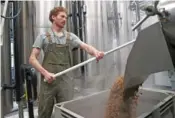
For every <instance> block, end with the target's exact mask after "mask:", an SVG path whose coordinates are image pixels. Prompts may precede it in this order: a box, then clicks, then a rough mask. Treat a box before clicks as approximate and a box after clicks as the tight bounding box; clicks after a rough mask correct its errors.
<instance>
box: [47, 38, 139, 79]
mask: <svg viewBox="0 0 175 118" xmlns="http://www.w3.org/2000/svg"><path fill="white" fill-rule="evenodd" d="M135 41H136V40H132V41H129V42H127V43H125V44H123V45H121V46H118V47H116V48H114V49H112V50H109V51H107V52H105V54H104V55H105V56H106V55H108V54H110V53H112V52H114V51H116V50H119V49H121V48H124V47H126V46H128V45H130V44H132V43H134V42H135ZM94 60H96V58H95V57H93V58H91V59H88V60H87V61H84V62H82V63H79V64H77V65H75V66H73V67H71V68H68V69H66V70H64V71H61V72H59V73H57V74H55V75H54V77H58V76H61V75H63V74H65V73H67V72H70V71H73V70H75V69H77V68H79V67H81V66H84V65H85V64H88V63H90V62H92V61H94ZM44 81H45V82H46V81H47V80H44Z"/></svg>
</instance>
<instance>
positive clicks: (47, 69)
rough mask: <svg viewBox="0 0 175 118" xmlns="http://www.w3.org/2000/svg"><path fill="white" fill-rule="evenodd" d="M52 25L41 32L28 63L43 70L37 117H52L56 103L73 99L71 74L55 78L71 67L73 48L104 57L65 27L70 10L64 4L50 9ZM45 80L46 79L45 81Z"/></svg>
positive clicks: (98, 57) (98, 58)
mask: <svg viewBox="0 0 175 118" xmlns="http://www.w3.org/2000/svg"><path fill="white" fill-rule="evenodd" d="M49 20H50V21H51V22H52V26H51V28H50V29H49V30H48V31H47V32H46V33H44V34H40V35H38V37H37V38H36V41H35V42H34V45H33V49H32V52H31V55H30V58H29V63H30V64H31V65H32V66H33V67H34V68H36V69H37V70H38V71H39V72H40V73H41V86H40V94H39V106H38V116H39V118H50V117H51V114H52V110H53V105H54V98H55V99H56V102H57V103H58V102H63V101H66V100H70V99H72V97H73V82H72V80H71V79H69V78H68V76H67V75H66V74H65V75H62V76H60V77H57V78H54V73H58V72H60V71H63V70H65V69H67V68H69V67H70V66H71V63H70V49H71V48H72V47H73V48H75V47H80V48H81V49H83V50H85V51H86V52H87V53H88V54H90V55H92V56H95V57H96V58H97V61H98V60H100V59H101V58H103V56H104V53H103V52H101V51H98V50H97V49H95V48H94V47H92V46H90V45H88V44H86V43H84V42H82V41H81V40H80V39H79V38H78V37H77V36H76V35H75V34H73V33H70V32H66V31H65V30H63V28H64V25H65V23H66V20H67V11H66V9H65V8H63V7H55V8H54V9H53V10H51V11H50V15H49ZM41 49H43V51H44V60H43V63H42V65H40V63H39V61H38V60H37V58H38V56H39V54H40V51H41ZM44 79H46V80H47V82H44Z"/></svg>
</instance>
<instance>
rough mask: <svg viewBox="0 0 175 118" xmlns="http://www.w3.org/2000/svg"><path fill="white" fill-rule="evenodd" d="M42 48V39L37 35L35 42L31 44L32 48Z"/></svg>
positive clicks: (41, 36)
mask: <svg viewBox="0 0 175 118" xmlns="http://www.w3.org/2000/svg"><path fill="white" fill-rule="evenodd" d="M43 47H44V37H43V35H42V34H39V35H38V36H37V37H36V40H35V42H34V44H33V48H40V49H43Z"/></svg>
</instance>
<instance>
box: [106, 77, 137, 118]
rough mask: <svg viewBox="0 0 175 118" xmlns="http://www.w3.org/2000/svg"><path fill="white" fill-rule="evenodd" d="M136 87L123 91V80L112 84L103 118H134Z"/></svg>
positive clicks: (119, 79) (120, 78)
mask: <svg viewBox="0 0 175 118" xmlns="http://www.w3.org/2000/svg"><path fill="white" fill-rule="evenodd" d="M137 91H138V87H133V88H130V89H127V90H124V78H123V77H119V78H117V79H116V81H115V82H114V84H113V86H112V88H111V91H110V95H109V98H108V103H107V108H106V113H105V118H136V106H137V101H138V96H137Z"/></svg>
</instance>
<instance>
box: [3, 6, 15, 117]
mask: <svg viewBox="0 0 175 118" xmlns="http://www.w3.org/2000/svg"><path fill="white" fill-rule="evenodd" d="M3 6H4V5H3V4H2V7H1V14H2V12H3V8H4V7H3ZM10 7H11V4H10V3H9V4H8V8H10ZM6 16H10V9H7V12H6ZM10 22H11V21H10V20H8V19H6V20H5V23H4V29H3V30H4V31H3V46H2V49H1V57H0V58H1V74H2V75H1V78H0V79H1V83H2V85H1V86H3V85H4V84H6V85H10V84H11V55H10V33H9V32H10V29H9V28H10ZM1 96H2V99H1V101H2V103H1V105H2V107H1V108H2V109H1V113H2V115H5V114H7V113H9V112H10V111H11V109H12V107H13V100H12V91H11V90H2V95H1Z"/></svg>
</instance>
